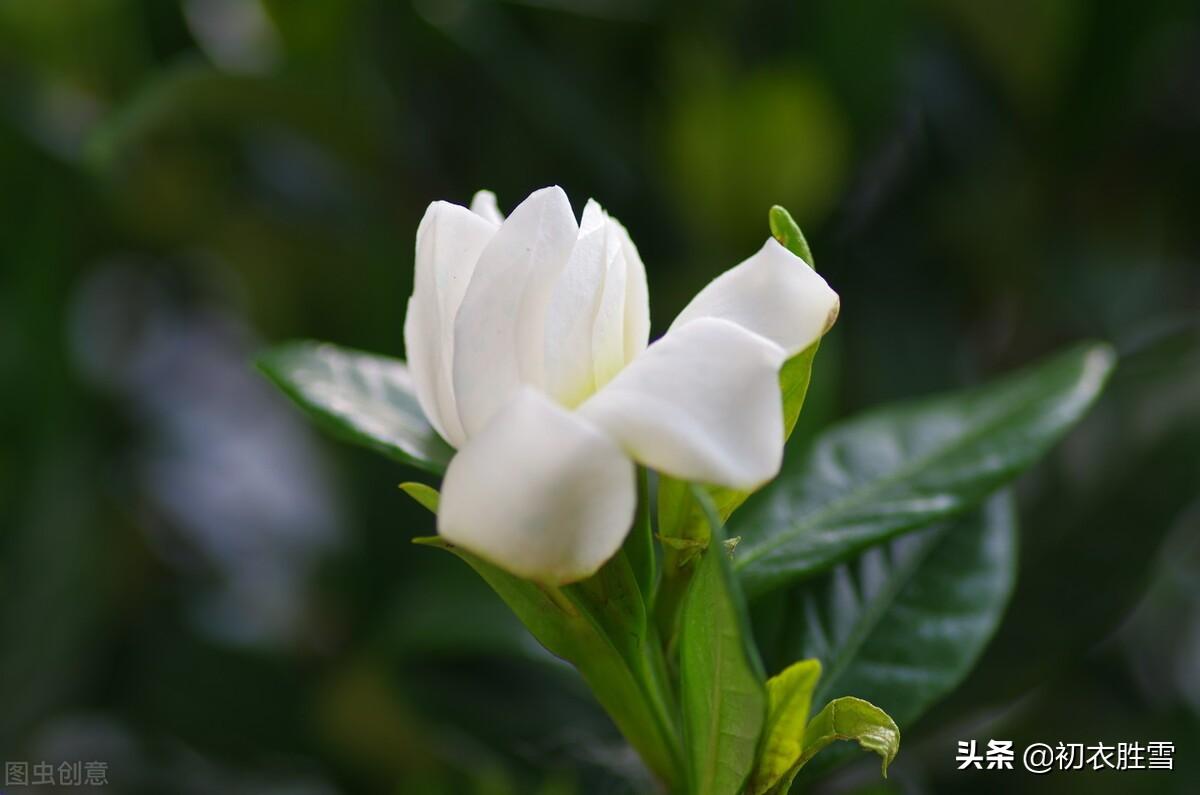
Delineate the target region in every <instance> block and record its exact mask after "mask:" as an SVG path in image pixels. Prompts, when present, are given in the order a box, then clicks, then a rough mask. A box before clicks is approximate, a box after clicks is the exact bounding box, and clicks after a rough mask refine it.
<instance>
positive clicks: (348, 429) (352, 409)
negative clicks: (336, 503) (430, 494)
mask: <svg viewBox="0 0 1200 795" xmlns="http://www.w3.org/2000/svg"><path fill="white" fill-rule="evenodd" d="M255 364H256V365H257V366H258V369H259V370H261V371H262V372H263V374H264V375H266V376H267V377H268V378H270V379H271V380H272V381H274V382H275V384H276V385H277V386H278V387H279V388H280V389H282V390H283V391H284V393H285V394H287V396H288V397H290V398H291V399H292V400H293V401H295V402H296V404H297V405H299V406H300V407H301V408H302V409H304V410H305V412H307V413H308V414H309V415H310V416H311V417H312V418H313V419H315V420H316V421H317V422H318V423H319V424H321V425H322V426H324V427H325V428H326V429H328V430H329V431H331V432H332V433H334V434H336V435H337V436H339V437H341V438H342V439H344V440H346V441H349V442H354V443H356V444H361V445H365V446H367V447H370V448H372V449H374V450H378V451H380V452H382V453H384V454H385V455H388V456H390V457H392V458H394V459H396V460H398V461H402V462H404V463H406V464H411V465H413V466H416V467H420V468H421V469H424V470H427V471H429V472H433V473H437V474H441V473H442V472H444V471H445V469H446V464H447V463H449V461H450V457H451V456H452V455H453V454H454V451H453V450H452V449H451V448H450V446H449V445H447V444H446V443H445V442H443V441H442V439H441V438H440V437H439V436H438V435H437V432H436V431H434V429H433V427H432V426H431V425H430V424H429V422H428V420H426V419H425V414H424V413H423V412H422V411H421V406H420V405H419V404H418V403H417V396H416V392H415V390H414V387H413V383H412V377H411V376H410V375H409V372H408V367H407V366H406V365H405V364H404V362H403V361H401V360H400V359H392V358H389V357H387V356H377V355H375V354H371V353H362V352H359V351H353V350H349V349H347V348H339V347H337V346H336V345H330V344H329V343H321V342H291V343H287V344H284V345H280V346H278V347H275V348H271V349H270V350H267V351H265V352H263V353H262V354H260V355H259V356H258V358H257V360H256V361H255Z"/></svg>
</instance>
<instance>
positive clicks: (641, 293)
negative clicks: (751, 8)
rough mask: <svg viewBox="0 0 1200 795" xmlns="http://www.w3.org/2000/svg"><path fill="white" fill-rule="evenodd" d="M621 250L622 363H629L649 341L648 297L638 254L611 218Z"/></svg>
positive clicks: (624, 231)
mask: <svg viewBox="0 0 1200 795" xmlns="http://www.w3.org/2000/svg"><path fill="white" fill-rule="evenodd" d="M610 223H611V224H612V226H613V231H614V233H615V234H616V236H617V239H618V240H620V241H621V251H622V253H623V254H624V255H625V333H624V344H625V362H626V363H629V362H632V361H633V360H634V358H635V357H637V355H638V354H639V353H641V352H642V351H644V350H646V343H647V342H648V341H649V340H650V294H649V291H648V290H647V289H646V266H645V265H643V264H642V258H641V256H640V255H639V254H638V250H637V247H636V246H635V245H633V240H631V239H630V237H629V232H627V231H626V230H625V227H624V226H622V225H621V224H620V223H619V222H618V221H617V220H616V219H615V218H614V219H610Z"/></svg>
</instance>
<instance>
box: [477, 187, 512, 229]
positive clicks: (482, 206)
mask: <svg viewBox="0 0 1200 795" xmlns="http://www.w3.org/2000/svg"><path fill="white" fill-rule="evenodd" d="M471 212H473V213H475V214H476V215H478V216H479V217H480V218H483V219H485V220H487V221H491V222H492V223H493V224H495V225H496V226H499V225H500V224H502V223H504V214H503V213H501V212H500V206H499V205H498V204H497V203H496V194H494V193H492V192H491V191H490V190H481V191H476V192H475V195H474V196H472V197H471Z"/></svg>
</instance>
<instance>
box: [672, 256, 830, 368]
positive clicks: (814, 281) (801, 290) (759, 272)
mask: <svg viewBox="0 0 1200 795" xmlns="http://www.w3.org/2000/svg"><path fill="white" fill-rule="evenodd" d="M837 312H838V296H837V293H835V292H834V291H833V290H832V289H830V287H829V285H828V284H826V283H825V280H824V279H822V278H821V277H820V276H819V275H818V274H817V272H816V271H814V270H813V269H812V268H810V267H808V265H806V264H805V262H804V260H802V259H800V258H799V257H797V256H796V255H795V254H793V253H791V252H790V251H788V250H787V249H786V248H784V247H783V246H781V245H779V243H778V242H776V241H775V239H774V238H769V239H768V240H767V242H766V244H765V245H764V246H763V247H762V248H761V249H759V251H758V253H757V254H755V255H754V256H753V257H750V259H748V260H746V261H745V262H743V263H741V264H740V265H738V266H737V267H735V268H732V269H730V270H728V271H726V272H725V273H723V274H721V275H720V276H718V277H717V278H715V279H713V280H712V281H711V282H709V284H708V285H707V286H706V287H705V288H704V289H703V290H701V291H700V292H699V293H697V294H696V297H695V298H693V299H692V301H691V303H689V304H688V305H687V306H686V307H685V308H684V310H683V311H682V312H680V313H679V317H677V318H675V322H674V323H672V324H671V329H670V331H669V332H668V333H675V330H676V329H679V328H681V327H682V326H683V325H684V324H685V323H688V322H690V321H692V320H695V319H696V318H700V317H719V318H724V319H726V320H731V321H733V322H734V323H737V324H738V325H739V326H742V327H744V328H747V329H749V330H750V331H753V332H754V333H756V334H761V335H762V336H764V337H766V338H767V339H769V340H771V341H772V342H774V343H775V344H777V345H779V346H781V347H782V348H783V349H784V350H785V351H787V353H788V355H789V356H791V355H794V354H796V353H799V352H800V351H802V350H804V349H805V348H807V347H808V346H809V345H811V344H812V343H813V342H815V341H816V340H817V339H818V338H820V336H821V335H822V334H824V333H825V332H826V331H827V330H828V329H829V327H830V326H831V325H833V321H834V320H835V319H836V318H837Z"/></svg>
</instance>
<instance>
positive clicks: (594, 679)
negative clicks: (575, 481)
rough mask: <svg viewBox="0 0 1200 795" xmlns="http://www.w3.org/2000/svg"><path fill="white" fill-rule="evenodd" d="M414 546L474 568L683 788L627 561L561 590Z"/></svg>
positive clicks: (431, 541) (664, 690)
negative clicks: (457, 560)
mask: <svg viewBox="0 0 1200 795" xmlns="http://www.w3.org/2000/svg"><path fill="white" fill-rule="evenodd" d="M414 542H415V543H418V544H422V545H426V546H434V547H439V548H441V549H445V550H447V551H449V552H452V553H453V554H455V555H457V556H458V557H459V558H461V559H462V560H463V561H464V562H466V563H467V564H468V565H469V566H470V567H471V568H473V569H474V570H475V571H476V572H477V573H478V574H479V576H480V577H482V578H483V579H484V580H485V581H486V582H487V584H488V585H490V586H491V588H492V590H494V591H495V592H496V593H497V594H498V595H499V596H500V598H501V599H503V600H504V602H505V604H507V605H508V606H509V608H510V609H511V610H512V611H513V612H514V613H515V614H516V615H517V617H518V618H519V619H521V623H523V624H524V625H525V627H526V628H527V629H528V630H529V632H530V634H532V635H533V636H534V638H536V639H537V641H538V642H539V643H541V644H542V645H543V646H545V647H546V649H547V650H549V651H550V652H551V653H552V654H554V655H556V656H558V657H561V658H562V659H564V660H566V661H567V662H569V663H571V664H572V665H574V666H575V667H576V668H577V669H578V670H579V673H580V674H581V675H582V676H583V678H584V680H585V681H586V682H587V683H588V686H589V687H590V688H591V690H592V692H593V693H594V694H595V696H596V699H597V700H598V701H599V702H600V704H601V706H603V707H604V709H605V710H606V711H607V712H608V714H609V715H610V716H611V717H612V719H613V721H614V722H615V723H616V724H617V727H618V728H619V729H620V730H621V733H622V734H624V735H625V738H626V739H627V740H628V741H629V743H630V744H631V745H632V746H633V747H634V748H635V749H637V751H638V753H639V754H641V756H642V758H643V759H644V760H645V762H646V764H647V766H648V767H649V768H650V769H651V770H652V771H653V772H654V773H655V774H656V775H657V776H658V777H659V778H660V779H661V780H662V781H663V782H665V783H666V784H668V786H671V787H675V786H677V785H678V783H679V782H680V781H681V780H682V779H683V775H684V774H683V765H682V750H681V748H680V741H679V730H678V727H677V726H676V724H675V718H674V708H673V707H672V706H671V703H670V695H669V691H668V686H667V685H666V683H665V673H664V669H665V666H663V665H662V663H661V661H660V660H659V659H658V658H657V656H656V655H657V653H658V644H657V640H656V638H655V636H654V635H653V634H648V631H647V621H646V613H645V606H644V604H643V602H642V598H641V595H640V594H639V593H638V590H637V583H636V578H635V575H634V572H633V570H632V568H631V567H630V565H629V561H628V559H627V558H626V556H625V555H624V554H618V555H617V556H616V557H615V558H613V559H612V560H611V561H609V562H608V563H607V564H605V565H604V567H603V568H601V569H600V571H599V572H597V573H596V574H595V575H594V576H592V577H591V578H589V579H587V580H584V581H582V582H579V583H575V584H573V585H568V586H564V587H561V588H556V587H553V586H545V585H541V584H538V583H535V582H533V581H531V580H525V579H522V578H520V577H516V576H514V575H512V574H509V573H508V572H506V571H504V570H502V569H499V568H497V567H496V566H494V565H492V564H491V563H488V562H487V561H485V560H483V559H482V558H479V557H477V556H476V555H473V554H471V553H470V552H467V551H466V550H464V549H462V548H461V547H458V546H456V545H454V544H451V543H449V542H447V541H445V540H444V539H442V538H439V537H436V536H434V537H429V538H418V539H414Z"/></svg>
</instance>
